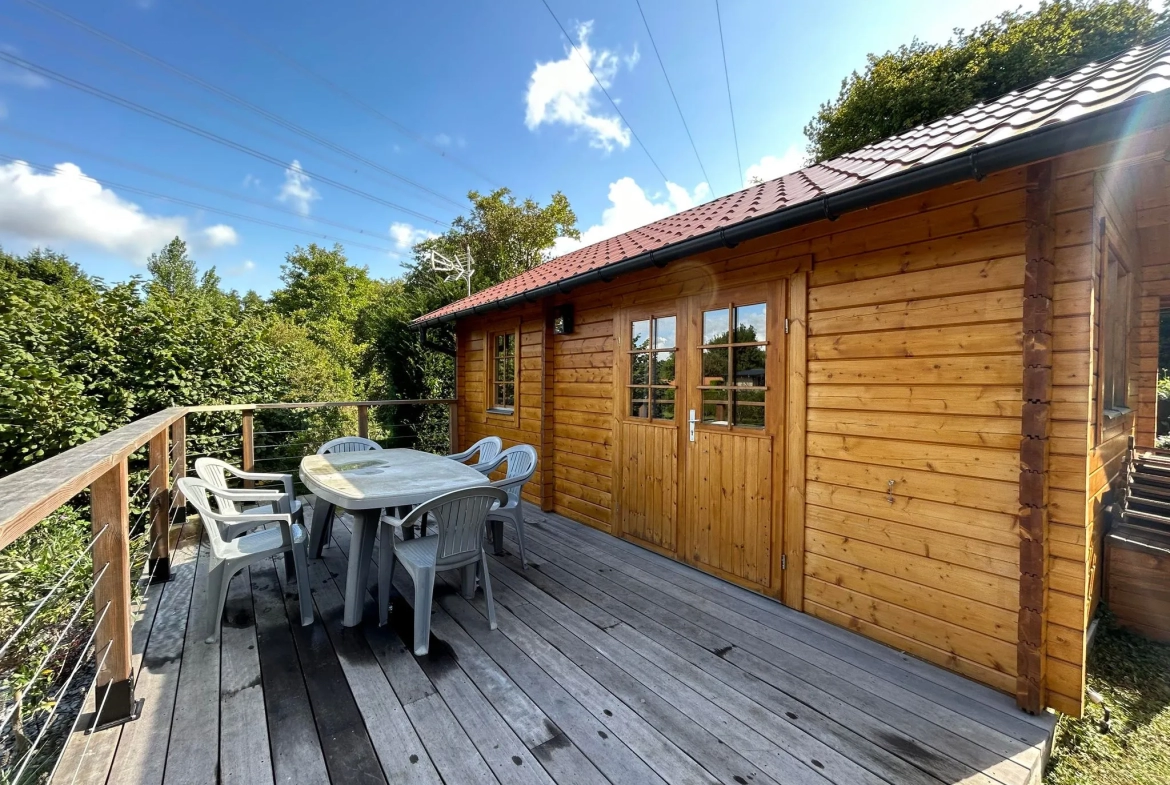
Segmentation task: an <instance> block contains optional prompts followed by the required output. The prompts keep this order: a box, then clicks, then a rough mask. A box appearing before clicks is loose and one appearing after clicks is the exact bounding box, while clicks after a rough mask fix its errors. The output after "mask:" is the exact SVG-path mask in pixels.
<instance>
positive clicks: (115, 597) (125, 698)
mask: <svg viewBox="0 0 1170 785" xmlns="http://www.w3.org/2000/svg"><path fill="white" fill-rule="evenodd" d="M129 479H130V477H129V471H128V470H127V465H126V459H125V458H122V459H121V460H120V461H118V462H117V463H116V464H114V465H113V466H112V467H111V468H110V469H108V470H107V471H106V473H105V474H103V475H101V476H100V477H98V478H97V480H95V481H94V483H93V485H92V486H90V497H91V498H90V510H91V515H92V522H93V536H94V537H95V538H97V542H95V543H94V546H93V572H94V580H95V581H96V582H97V585H96V586H95V587H94V592H93V606H94V614H95V616H101V614H102V613H103V612H104V614H105V616H104V617H102V621H101V624H100V625H98V628H97V634H96V635H95V636H94V645H95V649H94V652H95V655H96V657H97V661H98V662H99V663H101V664H102V667H101V669H100V670H99V671H98V673H97V674H96V676H95V679H94V683H95V684H96V685H97V688H96V690H95V692H94V699H95V702H96V705H97V707H98V710H97V713H96V714H95V716H94V725H93V727H94V728H95V729H96V728H102V727H107V726H109V725H114V724H117V723H121V722H126V721H128V720H132V719H135V718H136V717H137V716H138V712H139V709H140V708H141V706H142V702H141V701H137V702H136V701H135V700H134V678H133V673H132V670H131V669H132V664H131V659H130V658H131V654H132V646H131V639H130V490H129V488H128V484H129ZM98 576H101V577H100V578H99V577H98ZM107 648H108V651H107Z"/></svg>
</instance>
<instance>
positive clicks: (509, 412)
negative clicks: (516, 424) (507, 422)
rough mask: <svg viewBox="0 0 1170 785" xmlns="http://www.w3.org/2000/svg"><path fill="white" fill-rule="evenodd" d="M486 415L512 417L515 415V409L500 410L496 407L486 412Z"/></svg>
mask: <svg viewBox="0 0 1170 785" xmlns="http://www.w3.org/2000/svg"><path fill="white" fill-rule="evenodd" d="M487 413H488V414H494V415H497V416H499V417H512V416H513V415H515V414H516V410H515V409H500V408H497V407H492V408H491V409H488V410H487Z"/></svg>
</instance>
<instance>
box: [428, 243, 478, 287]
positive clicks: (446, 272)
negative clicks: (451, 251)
mask: <svg viewBox="0 0 1170 785" xmlns="http://www.w3.org/2000/svg"><path fill="white" fill-rule="evenodd" d="M466 249H467V252H466V253H467V255H466V256H465V257H461V256H459V254H456V255H455V258H454V259H452V258H450V257H447V256H444V255H443V254H441V253H439V252H438V251H436V250H435V249H433V248H432V249H431V269H432V270H434V271H435V272H437V273H441V274H442V275H443V280H444V281H458V280H461V279H467V296H468V297H470V296H471V275H472V273H474V272H475V260H474V259H472V258H471V247H470V246H466Z"/></svg>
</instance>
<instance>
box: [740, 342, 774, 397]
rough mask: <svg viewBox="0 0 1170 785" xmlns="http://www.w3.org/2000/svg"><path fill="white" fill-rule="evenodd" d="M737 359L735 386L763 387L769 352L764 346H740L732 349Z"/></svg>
mask: <svg viewBox="0 0 1170 785" xmlns="http://www.w3.org/2000/svg"><path fill="white" fill-rule="evenodd" d="M732 354H733V355H734V357H735V386H736V387H763V386H764V376H765V373H764V370H765V369H764V366H765V362H766V360H767V351H766V349H765V347H763V346H740V347H737V348H735V349H732Z"/></svg>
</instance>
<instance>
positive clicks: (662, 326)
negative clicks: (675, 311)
mask: <svg viewBox="0 0 1170 785" xmlns="http://www.w3.org/2000/svg"><path fill="white" fill-rule="evenodd" d="M674 341H675V336H674V317H673V316H663V317H661V318H659V319H655V320H654V348H655V349H673V348H674V347H675V346H677V345H678V344H676V343H675V342H674Z"/></svg>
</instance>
